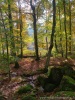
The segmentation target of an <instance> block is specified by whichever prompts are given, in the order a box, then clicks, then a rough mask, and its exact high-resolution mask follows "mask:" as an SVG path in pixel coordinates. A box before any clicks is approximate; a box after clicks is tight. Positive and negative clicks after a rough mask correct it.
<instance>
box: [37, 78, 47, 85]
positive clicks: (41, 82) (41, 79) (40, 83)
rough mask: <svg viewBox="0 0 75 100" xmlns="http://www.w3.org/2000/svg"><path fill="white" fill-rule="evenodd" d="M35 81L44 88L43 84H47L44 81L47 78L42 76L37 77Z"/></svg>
mask: <svg viewBox="0 0 75 100" xmlns="http://www.w3.org/2000/svg"><path fill="white" fill-rule="evenodd" d="M37 80H38V84H39V85H41V86H42V87H44V86H45V84H46V82H47V81H46V80H47V78H46V77H44V76H39V77H38V78H37Z"/></svg>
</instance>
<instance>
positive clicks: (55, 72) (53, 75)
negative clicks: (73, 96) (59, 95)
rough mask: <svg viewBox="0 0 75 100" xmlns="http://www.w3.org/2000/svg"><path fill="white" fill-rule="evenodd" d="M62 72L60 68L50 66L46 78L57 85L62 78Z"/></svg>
mask: <svg viewBox="0 0 75 100" xmlns="http://www.w3.org/2000/svg"><path fill="white" fill-rule="evenodd" d="M62 77H63V74H62V71H61V69H60V68H51V71H50V74H49V76H48V80H49V81H50V83H52V84H55V85H59V84H60V82H61V80H62Z"/></svg>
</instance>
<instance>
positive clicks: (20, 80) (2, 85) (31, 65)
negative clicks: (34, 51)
mask: <svg viewBox="0 0 75 100" xmlns="http://www.w3.org/2000/svg"><path fill="white" fill-rule="evenodd" d="M45 62H46V58H41V59H40V60H39V61H35V60H34V59H33V58H22V59H21V60H20V61H19V62H18V63H19V65H20V68H18V69H15V68H14V64H10V71H11V81H9V79H8V74H6V73H5V74H4V73H3V74H2V73H1V74H0V79H1V80H0V91H1V92H2V93H3V95H4V96H5V97H6V98H8V99H7V100H12V97H13V94H14V93H15V91H17V89H18V88H19V87H20V86H22V85H24V84H26V83H27V82H30V81H32V78H33V79H34V80H35V79H36V76H32V77H21V76H22V75H23V74H26V73H28V74H29V73H33V72H36V70H38V69H43V68H44V65H45ZM65 63H69V65H71V66H72V67H73V69H74V70H75V59H71V58H68V59H65V58H58V57H57V58H53V57H51V59H50V66H54V67H57V66H63V65H64V64H65ZM37 76H38V75H37ZM52 94H53V92H52V93H47V94H43V93H42V95H52ZM39 95H41V94H40V93H39ZM42 95H41V96H42Z"/></svg>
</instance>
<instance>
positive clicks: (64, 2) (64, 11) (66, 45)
mask: <svg viewBox="0 0 75 100" xmlns="http://www.w3.org/2000/svg"><path fill="white" fill-rule="evenodd" d="M65 4H66V3H65V0H63V7H64V31H65V39H66V51H65V52H66V54H65V57H66V58H67V51H68V49H67V31H66V7H65Z"/></svg>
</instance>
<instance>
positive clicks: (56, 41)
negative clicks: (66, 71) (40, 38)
mask: <svg viewBox="0 0 75 100" xmlns="http://www.w3.org/2000/svg"><path fill="white" fill-rule="evenodd" d="M54 40H55V48H56V51H57V52H59V51H58V47H57V40H56V34H55V38H54Z"/></svg>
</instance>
